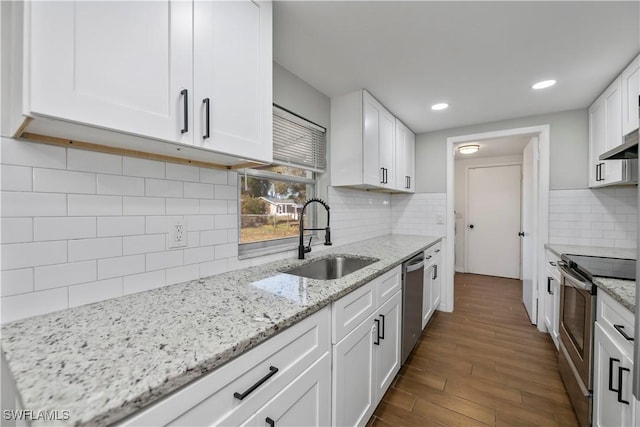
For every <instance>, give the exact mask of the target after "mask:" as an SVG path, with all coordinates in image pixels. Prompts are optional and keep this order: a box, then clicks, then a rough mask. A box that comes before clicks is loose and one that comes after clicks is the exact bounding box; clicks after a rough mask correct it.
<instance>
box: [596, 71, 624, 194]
mask: <svg viewBox="0 0 640 427" xmlns="http://www.w3.org/2000/svg"><path fill="white" fill-rule="evenodd" d="M621 144H622V84H621V78H620V77H618V78H617V79H616V80H615V81H614V82H613V83H612V84H611V85H610V86H609V87H608V88H607V89H606V90H605V91H604V92H603V93H602V95H600V97H599V98H598V99H597V100H596V101H595V102H594V103H593V104H592V105H591V107H589V186H590V187H600V186H605V185H612V184H619V183H622V182H625V181H628V178H629V177H628V175H629V174H630V173H631V170H630V166H629V162H628V161H627V160H600V159H599V157H600V155H601V154H603V153H605V152H607V151H608V150H610V149H612V148H614V147H616V146H618V145H621Z"/></svg>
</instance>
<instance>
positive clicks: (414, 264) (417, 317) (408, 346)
mask: <svg viewBox="0 0 640 427" xmlns="http://www.w3.org/2000/svg"><path fill="white" fill-rule="evenodd" d="M423 282H424V253H419V254H418V255H416V256H414V257H413V258H411V259H410V260H408V261H406V262H405V263H404V264H402V364H403V365H404V363H405V362H406V361H407V358H408V357H409V354H411V350H413V347H415V345H416V343H417V342H418V340H419V339H420V335H421V334H422V286H423Z"/></svg>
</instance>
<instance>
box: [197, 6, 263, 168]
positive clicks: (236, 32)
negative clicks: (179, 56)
mask: <svg viewBox="0 0 640 427" xmlns="http://www.w3.org/2000/svg"><path fill="white" fill-rule="evenodd" d="M193 7H194V15H193V17H194V33H193V34H194V39H193V43H194V44H193V52H194V54H193V55H194V58H193V62H194V94H195V97H194V115H195V126H194V132H195V137H194V138H195V142H196V145H198V146H202V147H205V148H208V149H211V150H215V151H217V152H220V153H226V154H232V155H234V156H242V157H246V158H248V159H255V160H263V161H268V162H270V161H271V160H272V143H271V141H272V135H271V130H272V116H271V114H272V108H271V102H272V79H271V76H272V67H273V63H272V60H271V56H272V55H271V49H272V48H271V3H269V2H252V1H245V0H243V1H234V2H230V1H199V0H198V1H195V2H194V6H193ZM207 118H208V120H207Z"/></svg>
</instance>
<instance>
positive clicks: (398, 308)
mask: <svg viewBox="0 0 640 427" xmlns="http://www.w3.org/2000/svg"><path fill="white" fill-rule="evenodd" d="M377 313H378V319H379V322H380V328H379V334H378V335H379V337H380V339H379V342H380V345H379V346H377V347H376V348H375V351H376V376H375V378H376V400H375V402H376V405H377V404H378V403H379V402H380V400H382V396H384V393H385V392H386V391H387V389H388V388H389V387H390V386H391V382H392V381H393V379H394V378H395V376H396V374H397V373H398V371H399V370H400V365H401V364H402V361H401V360H400V347H401V345H400V343H401V341H400V340H401V336H402V329H401V327H402V319H401V316H402V292H397V293H396V294H395V295H394V296H393V297H392V298H391V299H390V300H389V301H387V302H386V303H385V304H384V305H383V306H382V307H380V309H379V310H378V312H377Z"/></svg>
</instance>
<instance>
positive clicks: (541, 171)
mask: <svg viewBox="0 0 640 427" xmlns="http://www.w3.org/2000/svg"><path fill="white" fill-rule="evenodd" d="M508 137H520V138H524V139H525V140H526V141H525V142H526V144H525V146H526V145H530V147H529V150H528V155H529V156H530V160H532V161H529V162H528V164H527V167H529V168H530V182H529V184H527V185H526V186H521V187H519V188H521V191H525V190H524V189H525V187H526V188H528V190H527V191H529V192H533V195H532V196H529V198H530V199H531V200H530V202H531V206H527V211H528V212H529V214H530V215H526V214H525V215H524V216H521V221H522V223H521V230H519V231H516V235H517V234H518V232H521V231H524V233H525V236H524V239H522V238H521V239H520V240H521V243H522V245H521V246H520V247H519V248H518V249H519V250H521V251H522V260H523V262H522V265H521V267H520V272H519V273H520V274H519V276H520V278H521V279H522V280H523V295H522V301H523V304H524V305H525V307H526V308H527V312H528V314H529V316H530V319H531V322H532V323H534V324H537V326H538V329H539V330H541V331H544V324H543V323H544V322H537V312H538V310H542V307H538V292H539V287H540V286H541V285H540V284H539V282H540V279H539V278H541V277H543V275H544V250H545V249H544V245H545V243H546V242H547V238H548V237H547V236H548V209H549V208H548V206H549V125H541V126H532V127H526V128H517V129H507V130H501V131H494V132H486V133H481V134H472V135H463V136H457V137H450V138H447V218H448V219H449V220H448V221H447V236H450V237H451V239H450V240H449V241H455V242H456V244H455V245H449V246H448V247H447V258H448V259H449V260H455V262H449V263H448V266H447V268H446V270H445V274H446V276H445V277H443V279H444V286H443V298H444V305H445V309H448V310H453V309H454V308H455V307H454V306H453V280H454V273H455V271H456V270H457V271H465V267H464V265H465V264H464V255H462V260H461V259H460V258H461V256H460V254H459V253H458V250H459V248H458V246H459V245H458V243H459V242H460V238H461V235H462V236H464V234H465V233H464V230H465V227H466V225H468V224H466V223H465V222H464V217H461V215H460V213H459V212H456V209H455V206H456V199H458V198H460V197H461V194H459V191H458V188H457V187H456V178H457V175H456V168H455V153H456V150H455V148H456V147H457V146H459V145H462V144H463V143H472V142H473V143H475V144H478V143H479V144H484V142H486V141H489V140H496V139H501V138H508ZM521 153H522V151H521ZM521 159H522V160H521V161H520V162H515V163H518V164H519V167H524V163H525V161H524V158H523V157H521ZM503 163H504V162H503ZM507 163H510V164H513V163H514V162H507ZM484 166H506V165H505V164H493V165H484ZM518 184H519V185H520V182H519V180H518ZM523 211H524V209H523ZM523 213H524V212H523ZM525 221H526V223H527V224H526V227H525V223H524V222H525ZM474 225H475V224H474ZM524 228H527V230H524ZM518 237H521V236H518ZM525 240H526V241H527V244H524V241H525ZM519 250H516V251H518V252H519ZM461 261H462V262H461ZM485 274H486V273H485ZM494 274H495V273H494ZM525 284H526V285H527V286H525ZM540 304H542V301H540Z"/></svg>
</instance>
